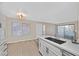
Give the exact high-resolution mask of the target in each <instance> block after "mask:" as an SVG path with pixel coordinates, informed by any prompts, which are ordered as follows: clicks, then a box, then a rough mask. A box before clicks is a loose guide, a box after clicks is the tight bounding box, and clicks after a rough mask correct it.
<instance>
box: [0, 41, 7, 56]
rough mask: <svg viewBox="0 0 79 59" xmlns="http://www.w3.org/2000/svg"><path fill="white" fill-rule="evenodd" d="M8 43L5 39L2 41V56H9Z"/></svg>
mask: <svg viewBox="0 0 79 59" xmlns="http://www.w3.org/2000/svg"><path fill="white" fill-rule="evenodd" d="M7 52H8V51H7V44H6V42H5V41H2V42H1V43H0V56H7Z"/></svg>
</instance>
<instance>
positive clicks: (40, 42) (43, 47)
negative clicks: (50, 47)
mask: <svg viewBox="0 0 79 59" xmlns="http://www.w3.org/2000/svg"><path fill="white" fill-rule="evenodd" d="M45 50H46V46H45V45H44V43H43V42H42V40H41V39H39V51H40V53H41V54H42V55H44V56H45V55H46V51H45Z"/></svg>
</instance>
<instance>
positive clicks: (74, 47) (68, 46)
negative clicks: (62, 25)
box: [38, 35, 79, 56]
mask: <svg viewBox="0 0 79 59" xmlns="http://www.w3.org/2000/svg"><path fill="white" fill-rule="evenodd" d="M38 37H39V38H41V39H42V40H44V41H46V42H48V43H49V44H51V45H55V46H56V47H58V48H60V49H63V50H65V51H68V52H70V53H72V54H74V55H76V56H79V44H74V43H72V41H71V40H68V39H63V38H57V37H53V36H45V35H43V36H38ZM45 37H52V38H57V39H59V40H63V41H66V43H63V44H58V43H55V42H52V41H50V40H47V39H45Z"/></svg>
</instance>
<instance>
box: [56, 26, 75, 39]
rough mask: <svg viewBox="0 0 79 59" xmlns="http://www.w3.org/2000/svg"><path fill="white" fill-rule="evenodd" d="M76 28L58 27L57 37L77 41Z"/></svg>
mask: <svg viewBox="0 0 79 59" xmlns="http://www.w3.org/2000/svg"><path fill="white" fill-rule="evenodd" d="M74 27H75V26H74V25H61V26H57V36H58V37H62V38H66V39H75V28H74Z"/></svg>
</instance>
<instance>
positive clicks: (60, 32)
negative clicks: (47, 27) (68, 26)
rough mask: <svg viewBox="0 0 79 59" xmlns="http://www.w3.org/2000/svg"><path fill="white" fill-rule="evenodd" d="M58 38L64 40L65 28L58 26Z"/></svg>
mask: <svg viewBox="0 0 79 59" xmlns="http://www.w3.org/2000/svg"><path fill="white" fill-rule="evenodd" d="M57 36H58V37H62V38H64V26H58V34H57Z"/></svg>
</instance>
